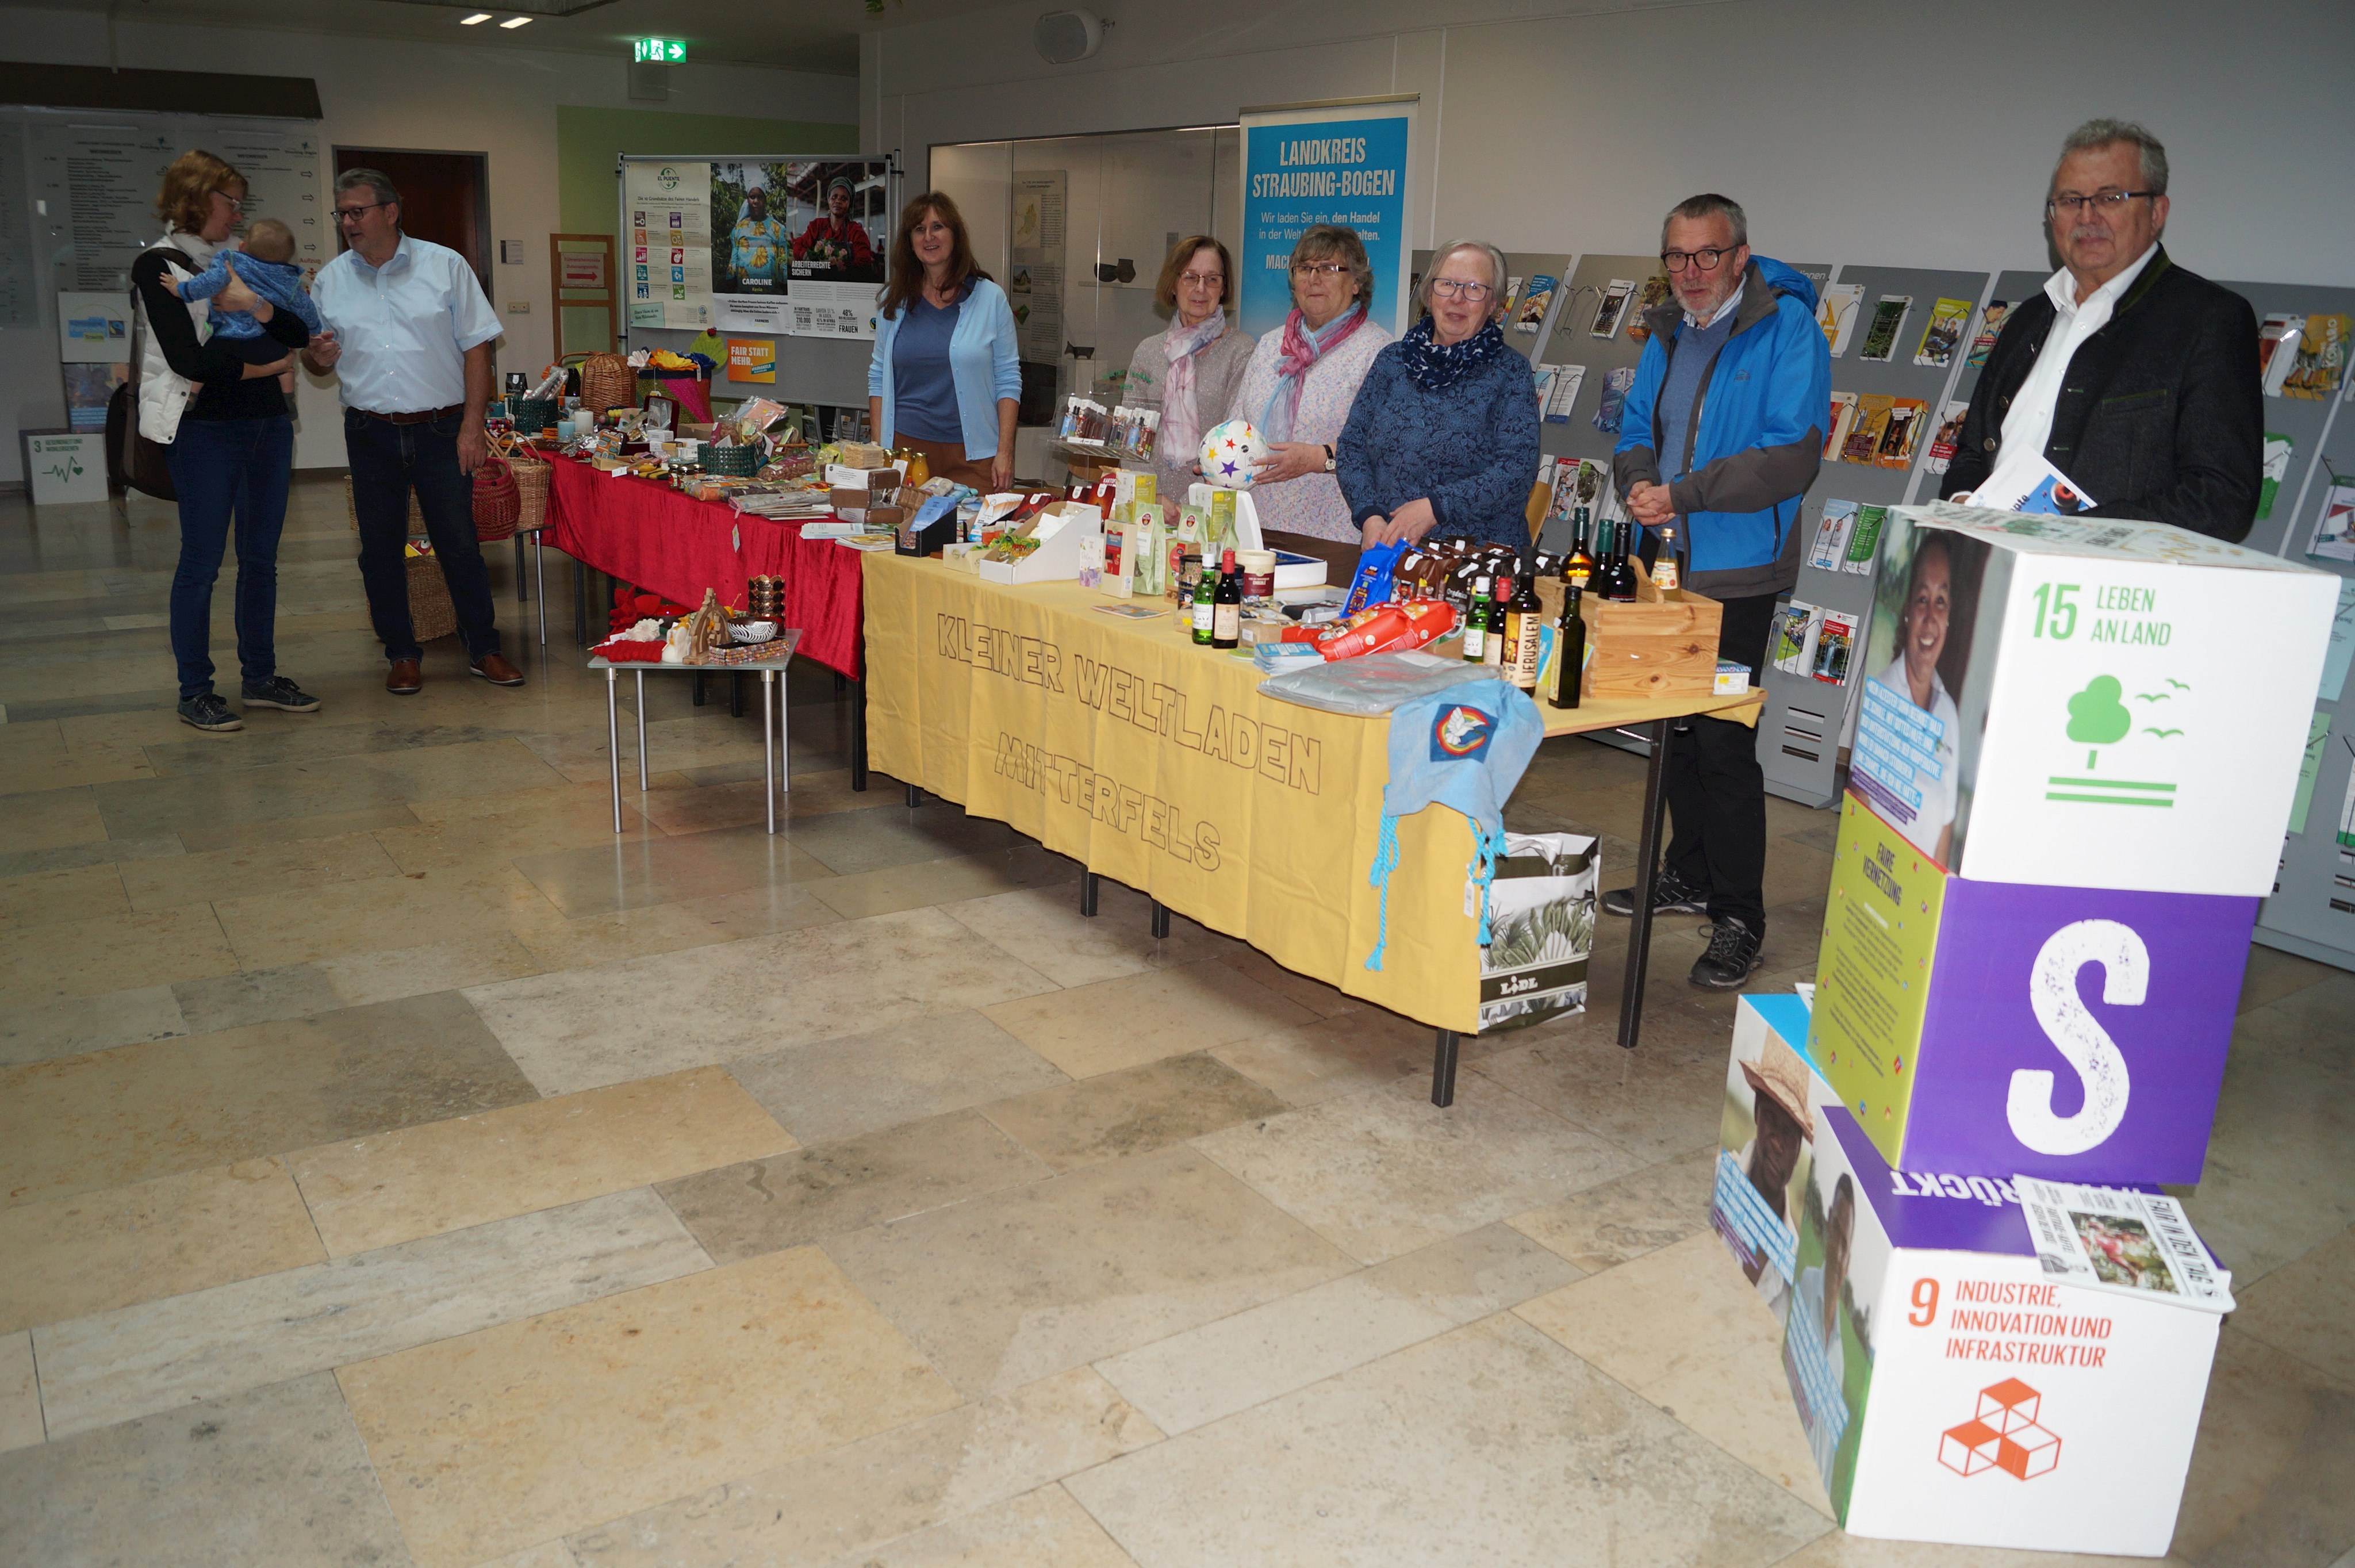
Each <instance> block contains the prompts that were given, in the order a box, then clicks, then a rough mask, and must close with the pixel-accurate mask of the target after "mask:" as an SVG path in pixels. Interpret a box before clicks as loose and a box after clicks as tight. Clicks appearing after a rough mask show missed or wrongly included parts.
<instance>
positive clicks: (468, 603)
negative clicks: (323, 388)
mask: <svg viewBox="0 0 2355 1568" xmlns="http://www.w3.org/2000/svg"><path fill="white" fill-rule="evenodd" d="M464 424H465V416H464V414H452V415H450V416H449V417H448V418H446V419H438V420H432V421H426V422H425V423H422V424H392V423H390V422H389V421H384V420H379V419H370V418H369V417H368V415H366V414H364V413H361V412H359V411H357V410H356V409H346V410H345V411H344V453H345V455H346V458H347V459H348V460H349V462H350V464H351V466H352V511H353V515H354V516H355V517H357V519H358V521H359V528H360V583H361V586H362V587H364V588H366V589H367V590H368V618H369V619H370V620H371V621H372V622H374V623H375V625H376V635H377V636H378V638H380V639H381V640H382V641H383V643H384V656H385V657H386V658H388V659H413V658H418V657H421V656H422V650H421V649H420V648H419V647H418V645H417V628H416V627H415V625H413V624H411V623H410V619H409V568H408V566H407V564H406V563H405V561H404V560H403V557H402V555H401V550H402V548H403V547H404V546H406V545H407V544H408V542H409V492H410V489H411V488H412V487H414V488H415V490H416V491H417V509H418V510H419V511H421V512H422V513H424V514H425V533H426V537H427V538H429V539H432V541H433V557H434V560H436V561H438V562H439V563H440V564H441V567H442V581H444V582H446V583H448V584H449V585H450V603H451V606H452V607H453V609H455V610H456V611H457V612H458V635H459V636H460V637H461V638H462V639H464V642H465V645H466V658H467V662H469V663H478V662H480V661H481V660H482V659H484V658H485V657H487V656H490V655H492V654H495V653H497V652H498V651H499V629H498V625H497V624H496V618H495V613H494V612H493V610H492V608H491V577H490V573H489V572H488V571H485V570H484V567H483V548H482V546H481V545H480V544H478V543H477V542H475V539H474V481H473V480H472V479H470V478H468V477H467V476H466V475H464V474H462V473H460V472H459V471H458V432H459V431H460V430H461V429H462V428H463V427H464Z"/></svg>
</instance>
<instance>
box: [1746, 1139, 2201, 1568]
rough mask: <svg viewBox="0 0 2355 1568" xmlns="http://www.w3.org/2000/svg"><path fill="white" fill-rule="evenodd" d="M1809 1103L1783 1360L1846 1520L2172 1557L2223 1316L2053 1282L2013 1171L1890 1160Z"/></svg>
mask: <svg viewBox="0 0 2355 1568" xmlns="http://www.w3.org/2000/svg"><path fill="white" fill-rule="evenodd" d="M1816 1112H1817V1127H1816V1136H1815V1143H1814V1159H1813V1162H1812V1165H1811V1168H1810V1172H1809V1179H1808V1183H1807V1188H1806V1202H1805V1205H1804V1207H1803V1209H1802V1211H1801V1216H1800V1222H1799V1240H1798V1252H1797V1259H1796V1261H1797V1265H1798V1268H1797V1273H1796V1276H1795V1282H1794V1285H1793V1290H1792V1296H1791V1304H1790V1311H1789V1314H1788V1316H1787V1317H1786V1318H1785V1324H1784V1332H1783V1370H1784V1374H1785V1377H1786V1378H1787V1379H1788V1380H1789V1382H1790V1385H1791V1392H1792V1396H1793V1398H1794V1399H1795V1400H1796V1403H1797V1404H1798V1408H1799V1418H1800V1425H1801V1426H1802V1428H1803V1429H1804V1430H1805V1431H1806V1436H1807V1441H1808V1445H1809V1447H1810V1448H1811V1449H1812V1450H1813V1452H1814V1454H1815V1457H1816V1463H1817V1467H1818V1468H1819V1470H1820V1471H1821V1473H1822V1476H1823V1480H1824V1489H1825V1491H1826V1493H1827V1494H1828V1496H1829V1497H1830V1499H1831V1503H1832V1509H1833V1511H1834V1513H1835V1514H1836V1515H1837V1516H1838V1520H1839V1521H1840V1523H1841V1525H1842V1526H1843V1527H1844V1528H1845V1529H1846V1530H1847V1531H1849V1533H1850V1534H1852V1535H1864V1536H1879V1537H1882V1538H1885V1539H1891V1540H1902V1541H1943V1542H1948V1543H1952V1544H1955V1545H1965V1546H2003V1547H2012V1548H2017V1549H2020V1550H2027V1551H2041V1552H2113V1553H2118V1554H2122V1555H2128V1556H2141V1557H2158V1556H2162V1555H2164V1554H2165V1553H2166V1552H2167V1550H2168V1545H2169V1541H2170V1540H2171V1539H2172V1537H2173V1536H2174V1533H2175V1516H2176V1509H2177V1507H2178V1505H2179V1503H2180V1501H2181V1499H2182V1494H2183V1477H2184V1474H2185V1472H2186V1470H2187V1469H2188V1468H2189V1467H2190V1462H2191V1446H2192V1440H2193V1438H2194V1437H2195V1436H2196V1435H2197V1434H2198V1431H2199V1426H2200V1404H2201V1403H2202V1401H2203V1400H2204V1399H2205V1398H2206V1395H2207V1390H2208V1372H2209V1367H2210V1363H2211V1361H2212V1360H2213V1359H2214V1356H2215V1351H2216V1334H2217V1330H2218V1328H2219V1327H2220V1326H2221V1323H2222V1319H2221V1318H2220V1317H2218V1316H2217V1315H2216V1314H2214V1313H2211V1312H2202V1311H2199V1310H2197V1309H2194V1308H2191V1307H2183V1306H2179V1305H2176V1304H2175V1303H2174V1302H2173V1301H2172V1300H2170V1299H2168V1298H2164V1297H2160V1296H2150V1297H2148V1298H2145V1297H2142V1296H2133V1295H2126V1294H2121V1293H2118V1292H2115V1291H2109V1290H2093V1289H2085V1288H2082V1287H2077V1286H2072V1285H2055V1284H2050V1283H2047V1281H2046V1278H2045V1276H2044V1274H2043V1271H2042V1268H2041V1265H2040V1264H2038V1262H2037V1259H2036V1256H2035V1253H2034V1250H2033V1247H2032V1246H2031V1244H2030V1237H2029V1231H2028V1225H2027V1222H2026V1221H2025V1220H2024V1218H2023V1217H2022V1214H2021V1211H2020V1209H2019V1200H2018V1197H2017V1195H2016V1194H2014V1193H2013V1191H2012V1189H2011V1188H2010V1185H2009V1183H2008V1182H1999V1181H1996V1180H1993V1179H1989V1178H1987V1177H1984V1176H1980V1177H1971V1178H1968V1179H1966V1178H1963V1177H1961V1176H1957V1175H1953V1174H1948V1173H1940V1174H1928V1173H1924V1172H1922V1171H1916V1170H1902V1171H1899V1170H1892V1169H1891V1168H1890V1167H1889V1166H1887V1165H1885V1164H1884V1163H1882V1161H1881V1157H1880V1155H1879V1153H1878V1152H1877V1151H1876V1150H1875V1149H1874V1147H1873V1146H1872V1143H1871V1141H1870V1139H1868V1138H1866V1137H1865V1136H1864V1134H1863V1132H1862V1130H1861V1129H1859V1127H1858V1125H1857V1124H1856V1122H1855V1120H1854V1119H1853V1118H1852V1117H1850V1116H1849V1115H1848V1113H1847V1112H1846V1111H1844V1110H1842V1109H1841V1108H1840V1107H1839V1106H1838V1105H1836V1104H1830V1103H1828V1102H1827V1103H1825V1104H1820V1105H1818V1106H1817V1107H1816Z"/></svg>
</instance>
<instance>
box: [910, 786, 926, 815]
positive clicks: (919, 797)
mask: <svg viewBox="0 0 2355 1568" xmlns="http://www.w3.org/2000/svg"><path fill="white" fill-rule="evenodd" d="M923 804H924V792H923V791H922V790H921V789H918V788H917V787H916V786H915V785H914V784H910V785H909V786H908V809H909V810H910V811H913V810H915V809H916V807H918V806H920V805H923Z"/></svg>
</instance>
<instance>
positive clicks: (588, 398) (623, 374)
mask: <svg viewBox="0 0 2355 1568" xmlns="http://www.w3.org/2000/svg"><path fill="white" fill-rule="evenodd" d="M637 406H638V373H637V372H636V371H635V370H633V369H631V368H630V362H629V361H628V360H627V359H625V358H623V357H622V356H620V355H619V354H591V355H588V356H586V357H583V358H582V360H581V407H582V408H584V409H588V410H590V411H592V412H596V413H602V412H604V411H606V410H607V409H634V408H636V407H637Z"/></svg>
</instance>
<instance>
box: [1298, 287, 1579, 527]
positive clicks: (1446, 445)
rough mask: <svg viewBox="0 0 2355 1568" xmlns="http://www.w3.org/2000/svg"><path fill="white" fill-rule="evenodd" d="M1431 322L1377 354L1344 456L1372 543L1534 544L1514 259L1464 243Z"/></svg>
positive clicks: (1533, 459)
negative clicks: (1506, 319) (1512, 300)
mask: <svg viewBox="0 0 2355 1568" xmlns="http://www.w3.org/2000/svg"><path fill="white" fill-rule="evenodd" d="M1416 302H1417V303H1418V304H1421V305H1422V306H1423V319H1422V320H1421V321H1419V322H1417V323H1416V324H1415V325H1413V326H1412V327H1410V328H1409V329H1408V330H1407V335H1406V336H1404V337H1401V338H1400V339H1399V340H1398V341H1397V342H1395V343H1392V344H1391V345H1389V346H1388V347H1385V348H1383V350H1382V351H1381V352H1380V354H1378V355H1376V356H1375V357H1374V362H1373V365H1372V367H1371V368H1369V369H1368V370H1367V372H1366V379H1365V381H1364V382H1363V383H1362V384H1361V385H1360V386H1359V388H1358V400H1357V401H1356V402H1354V403H1352V404H1351V405H1350V407H1349V422H1348V424H1346V425H1344V426H1343V427H1342V429H1341V440H1340V444H1339V447H1338V449H1337V452H1336V453H1335V457H1336V470H1337V475H1338V477H1339V479H1340V481H1341V493H1342V495H1343V496H1347V497H1348V502H1349V516H1350V517H1352V518H1354V519H1355V520H1356V522H1357V524H1358V527H1359V530H1360V531H1361V534H1362V537H1363V539H1364V542H1365V543H1366V544H1367V545H1369V546H1370V545H1378V544H1386V543H1388V542H1389V541H1391V540H1392V539H1421V538H1423V536H1424V535H1425V534H1428V533H1432V532H1433V531H1434V530H1435V531H1437V532H1438V533H1439V534H1441V535H1442V536H1443V537H1444V536H1448V535H1456V534H1462V535H1466V536H1468V537H1469V538H1471V539H1473V540H1475V541H1476V542H1477V543H1481V544H1508V545H1511V546H1512V547H1513V548H1514V549H1526V548H1527V547H1528V545H1529V524H1528V522H1527V521H1526V520H1525V519H1526V517H1527V508H1528V507H1529V486H1530V485H1533V484H1535V483H1536V482H1537V476H1538V400H1537V389H1536V386H1535V384H1534V383H1533V382H1531V380H1530V379H1529V361H1528V360H1526V359H1524V358H1522V357H1520V356H1519V355H1518V354H1516V353H1514V352H1513V350H1512V348H1511V347H1509V346H1508V344H1507V343H1506V342H1505V338H1504V334H1503V332H1502V331H1501V330H1500V329H1499V328H1498V326H1497V319H1498V318H1499V317H1500V316H1501V315H1503V314H1504V308H1505V257H1504V253H1503V252H1502V251H1498V250H1497V248H1496V247H1495V246H1494V245H1489V244H1485V243H1483V242H1481V241H1479V240H1455V242H1453V243H1452V244H1447V245H1443V246H1441V247H1440V248H1439V250H1438V251H1435V252H1433V256H1432V258H1431V270H1430V271H1429V272H1427V273H1425V274H1424V276H1423V286H1422V287H1421V288H1420V289H1418V290H1417V291H1416Z"/></svg>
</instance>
